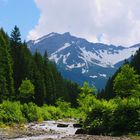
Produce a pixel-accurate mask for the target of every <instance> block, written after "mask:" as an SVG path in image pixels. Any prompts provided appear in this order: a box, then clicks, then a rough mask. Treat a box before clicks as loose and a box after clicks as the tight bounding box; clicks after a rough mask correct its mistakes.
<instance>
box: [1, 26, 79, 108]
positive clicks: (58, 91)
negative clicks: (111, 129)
mask: <svg viewBox="0 0 140 140" xmlns="http://www.w3.org/2000/svg"><path fill="white" fill-rule="evenodd" d="M79 92H80V89H79V86H78V85H77V84H76V83H72V82H71V81H67V80H65V79H63V77H62V76H61V74H60V72H58V70H57V68H56V65H55V63H53V62H51V61H49V60H48V55H47V52H45V54H44V56H41V54H40V53H39V52H37V51H36V52H35V53H34V54H31V52H30V51H29V49H28V48H27V44H26V42H22V41H21V38H20V31H19V28H18V27H17V26H15V27H14V29H13V30H12V32H11V36H10V37H9V36H8V35H7V34H6V33H5V32H4V30H3V29H0V102H2V101H3V100H11V101H17V100H19V101H21V103H28V102H31V101H32V102H34V103H36V104H37V105H39V106H42V105H43V104H44V103H47V104H52V105H54V104H55V102H56V100H57V99H59V98H61V99H62V100H64V101H68V102H71V103H72V106H76V105H77V103H76V98H77V96H78V94H79Z"/></svg>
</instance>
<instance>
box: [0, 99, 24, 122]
mask: <svg viewBox="0 0 140 140" xmlns="http://www.w3.org/2000/svg"><path fill="white" fill-rule="evenodd" d="M0 121H1V122H4V123H8V124H11V123H21V122H25V118H24V117H23V115H22V112H21V105H20V103H19V102H9V101H4V102H3V103H2V104H1V105H0Z"/></svg>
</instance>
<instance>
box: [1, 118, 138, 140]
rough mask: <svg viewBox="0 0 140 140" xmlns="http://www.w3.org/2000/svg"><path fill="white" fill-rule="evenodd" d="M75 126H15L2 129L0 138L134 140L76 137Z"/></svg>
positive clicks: (68, 124)
mask: <svg viewBox="0 0 140 140" xmlns="http://www.w3.org/2000/svg"><path fill="white" fill-rule="evenodd" d="M74 124H75V122H63V121H44V122H42V123H29V124H26V125H23V126H20V125H15V126H12V127H7V128H3V129H2V128H1V129H0V136H1V137H0V138H1V139H2V140H7V139H11V140H133V139H131V138H128V137H110V136H96V135H86V134H85V135H83V134H80V135H75V132H76V131H77V129H78V128H75V127H74ZM135 140H136V139H135Z"/></svg>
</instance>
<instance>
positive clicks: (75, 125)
mask: <svg viewBox="0 0 140 140" xmlns="http://www.w3.org/2000/svg"><path fill="white" fill-rule="evenodd" d="M73 127H74V128H81V127H82V125H81V124H79V123H76V124H73Z"/></svg>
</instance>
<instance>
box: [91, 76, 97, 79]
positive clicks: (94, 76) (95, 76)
mask: <svg viewBox="0 0 140 140" xmlns="http://www.w3.org/2000/svg"><path fill="white" fill-rule="evenodd" d="M89 77H91V78H93V79H95V78H97V77H98V76H96V75H93V76H92V75H90V76H89Z"/></svg>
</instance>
